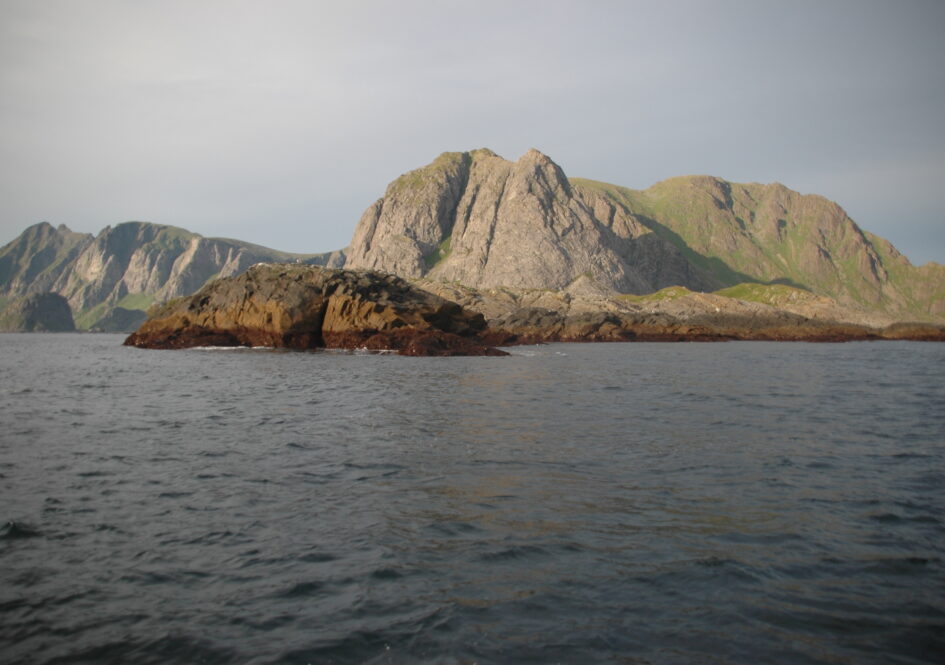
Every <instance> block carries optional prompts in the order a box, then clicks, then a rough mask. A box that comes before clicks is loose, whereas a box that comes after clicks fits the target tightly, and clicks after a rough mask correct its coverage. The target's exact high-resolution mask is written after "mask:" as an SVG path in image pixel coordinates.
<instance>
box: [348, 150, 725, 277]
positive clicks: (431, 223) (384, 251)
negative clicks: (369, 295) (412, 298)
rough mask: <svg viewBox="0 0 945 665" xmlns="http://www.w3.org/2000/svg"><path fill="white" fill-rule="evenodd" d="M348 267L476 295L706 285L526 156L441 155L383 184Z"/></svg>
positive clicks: (557, 172) (618, 213)
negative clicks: (582, 285)
mask: <svg viewBox="0 0 945 665" xmlns="http://www.w3.org/2000/svg"><path fill="white" fill-rule="evenodd" d="M345 267H347V268H371V269H377V270H384V271H387V272H393V273H396V274H399V275H402V276H404V277H412V278H417V277H423V276H427V277H430V278H433V279H437V280H439V281H444V282H458V283H460V284H465V285H468V286H473V287H477V288H491V287H500V286H507V287H512V288H526V289H528V288H543V289H565V288H567V287H568V286H569V285H570V284H572V283H574V282H575V281H577V280H582V279H584V280H585V281H586V280H587V279H588V278H589V279H590V280H592V281H594V282H596V283H597V286H596V287H595V288H597V289H604V290H610V291H620V292H630V293H649V292H651V291H655V290H657V289H659V288H662V287H664V286H668V285H671V284H677V283H685V284H689V285H692V286H693V287H695V288H703V287H709V286H713V285H714V284H715V283H714V282H712V281H708V280H705V279H703V276H702V275H701V274H700V273H699V272H698V271H696V270H694V269H693V267H692V266H691V265H690V263H689V262H688V261H687V260H686V259H685V257H684V256H683V255H682V253H681V252H680V251H679V250H678V249H677V248H676V247H675V246H674V245H672V244H671V243H669V242H667V241H665V240H663V239H662V238H659V237H658V236H657V235H656V234H654V233H653V232H652V231H651V230H650V229H648V228H646V227H645V226H644V225H642V224H641V223H639V222H638V221H637V220H635V219H634V218H633V217H631V216H629V215H627V214H625V213H624V212H623V211H622V210H621V209H619V208H617V207H616V206H615V205H613V204H612V203H610V202H608V201H606V200H605V199H604V197H602V196H599V195H597V194H596V193H594V192H590V191H588V192H576V191H575V190H574V189H573V188H572V186H571V184H570V182H569V181H568V179H567V177H565V175H564V172H563V171H562V170H561V168H560V167H559V166H558V165H557V164H555V163H554V162H553V161H551V159H549V158H548V157H547V156H546V155H544V154H542V153H540V152H539V151H537V150H530V151H528V152H527V153H526V154H525V155H523V156H522V158H521V159H519V160H518V161H517V162H509V161H507V160H505V159H502V158H501V157H499V156H497V155H496V154H495V153H493V152H491V151H489V150H475V151H473V152H468V153H445V154H443V155H441V156H440V157H439V158H438V159H437V160H436V161H434V162H433V163H432V164H431V165H429V166H427V167H425V168H422V169H418V170H416V171H411V172H410V173H407V174H405V175H403V176H401V177H400V178H398V179H397V180H395V181H394V182H392V183H391V184H390V186H389V187H388V188H387V192H386V193H385V195H384V197H383V198H381V199H380V200H379V201H377V202H376V203H375V204H374V205H372V206H371V207H370V208H368V210H367V211H366V212H365V213H364V215H363V216H362V217H361V220H360V222H359V223H358V226H357V229H356V230H355V234H354V238H353V240H352V242H351V246H350V247H349V251H348V258H347V262H346V264H345Z"/></svg>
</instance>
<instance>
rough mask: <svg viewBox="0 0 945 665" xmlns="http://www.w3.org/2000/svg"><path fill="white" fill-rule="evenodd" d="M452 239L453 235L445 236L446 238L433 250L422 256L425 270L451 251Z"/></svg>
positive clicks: (429, 268) (428, 269)
mask: <svg viewBox="0 0 945 665" xmlns="http://www.w3.org/2000/svg"><path fill="white" fill-rule="evenodd" d="M452 240H453V236H451V235H449V236H446V240H444V241H443V242H441V243H440V244H439V246H438V247H437V248H436V249H435V250H433V251H432V252H430V253H429V254H427V255H426V256H424V257H423V263H424V265H425V266H426V269H427V272H429V271H430V270H432V269H433V268H434V267H435V266H436V265H437V264H438V263H440V262H441V261H443V260H444V259H445V258H446V257H447V256H449V255H450V252H451V251H452Z"/></svg>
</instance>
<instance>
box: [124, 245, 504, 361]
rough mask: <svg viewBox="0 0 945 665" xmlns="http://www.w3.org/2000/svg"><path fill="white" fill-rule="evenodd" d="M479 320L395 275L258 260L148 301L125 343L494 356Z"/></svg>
mask: <svg viewBox="0 0 945 665" xmlns="http://www.w3.org/2000/svg"><path fill="white" fill-rule="evenodd" d="M485 325H486V324H485V319H484V318H483V316H482V315H481V314H476V313H472V312H469V311H467V310H465V309H463V308H462V307H460V306H459V305H458V304H456V303H454V302H451V301H449V300H446V299H444V298H441V297H439V296H437V295H434V294H432V293H429V292H426V291H423V290H421V289H418V288H415V287H413V286H411V285H410V284H408V283H407V282H406V281H404V280H403V279H400V278H399V277H395V276H393V275H385V274H382V273H377V272H371V271H352V270H338V269H329V268H320V267H314V266H303V265H285V264H261V265H256V266H253V267H252V268H250V269H249V270H248V271H247V272H246V273H244V274H243V275H240V276H238V277H233V278H228V279H221V280H217V281H215V282H212V283H210V284H208V285H207V286H205V287H204V288H203V289H201V290H200V291H198V292H197V293H196V294H194V295H193V296H190V297H187V298H180V299H177V300H174V301H171V302H169V303H167V304H165V305H163V306H161V307H158V308H156V310H155V311H154V312H152V314H151V316H150V318H149V319H148V320H147V321H146V322H145V323H144V324H143V325H142V326H141V328H140V329H139V330H138V331H137V332H135V333H133V334H132V335H131V336H130V337H128V339H127V340H126V341H125V344H126V345H130V346H137V347H142V348H160V349H176V348H188V347H194V346H266V347H283V348H290V349H315V348H320V347H325V348H340V349H356V348H368V349H374V350H381V349H391V350H396V351H398V352H399V353H401V354H403V355H501V354H502V353H503V352H501V351H497V350H495V349H489V348H487V347H485V346H483V345H482V344H480V343H478V342H476V341H474V339H473V338H474V337H475V335H476V334H477V333H479V332H480V331H482V330H483V329H484V328H485Z"/></svg>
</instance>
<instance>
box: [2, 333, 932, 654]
mask: <svg viewBox="0 0 945 665" xmlns="http://www.w3.org/2000/svg"><path fill="white" fill-rule="evenodd" d="M121 341H122V337H121V336H117V335H80V334H61V335H49V334H47V335H43V334H33V335H16V334H7V335H0V376H2V381H0V662H2V663H4V665H12V664H20V663H23V664H26V663H29V664H31V665H32V664H37V663H96V664H100V663H135V664H142V663H144V664H147V663H155V664H158V663H160V664H162V665H166V664H174V663H241V664H242V663H253V664H262V663H292V664H300V665H304V664H308V663H312V664H316V663H317V664H327V663H336V664H347V663H372V664H374V663H629V664H642V663H652V664H662V663H700V664H704V663H710V664H711V663H749V664H755V663H785V664H787V663H790V664H792V665H793V664H798V663H850V664H854V663H855V664H861V663H903V664H905V663H942V662H945V345H943V344H921V343H908V342H873V343H849V344H789V343H752V342H741V343H725V344H596V345H595V344H573V345H565V344H552V345H547V346H535V347H519V348H515V349H511V351H512V352H513V354H514V355H513V356H511V357H507V358H459V359H449V358H402V357H398V356H390V355H360V354H350V353H340V352H318V353H287V352H276V351H271V350H219V349H217V350H211V349H207V350H189V351H146V350H139V349H132V348H125V347H122V346H121Z"/></svg>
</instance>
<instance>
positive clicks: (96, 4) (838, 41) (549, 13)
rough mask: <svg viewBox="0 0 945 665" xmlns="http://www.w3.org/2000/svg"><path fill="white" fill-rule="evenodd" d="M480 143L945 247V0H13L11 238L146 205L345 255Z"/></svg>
mask: <svg viewBox="0 0 945 665" xmlns="http://www.w3.org/2000/svg"><path fill="white" fill-rule="evenodd" d="M479 147H489V148H491V149H492V150H494V151H496V152H497V153H499V154H500V155H502V156H504V157H506V158H508V159H517V158H518V157H519V156H520V155H521V154H522V153H524V152H525V151H526V150H527V149H528V148H530V147H535V148H538V149H539V150H541V151H542V152H544V153H546V154H548V155H549V156H550V157H552V159H554V160H555V161H556V162H557V163H558V164H560V165H561V167H562V168H563V169H564V171H565V173H567V174H568V175H570V176H580V177H586V178H592V179H596V180H603V181H606V182H612V183H616V184H620V185H625V186H627V187H633V188H640V189H642V188H646V187H648V186H650V185H652V184H653V183H654V182H657V181H659V180H662V179H664V178H667V177H671V176H676V175H685V174H695V173H704V174H711V175H716V176H720V177H722V178H726V179H728V180H732V181H736V182H752V181H755V182H772V181H779V182H782V183H784V184H786V185H787V186H788V187H791V188H792V189H796V190H798V191H801V192H804V193H818V194H823V195H824V196H826V197H828V198H830V199H833V200H835V201H837V202H838V203H840V205H842V206H843V207H844V208H845V209H846V210H847V212H848V213H849V214H850V215H851V216H852V217H853V219H854V220H856V222H857V223H858V224H859V225H860V226H861V227H863V228H864V229H866V230H869V231H872V232H874V233H877V234H879V235H882V236H884V237H886V238H889V239H890V240H891V241H892V242H893V243H894V244H895V245H896V246H897V247H899V249H900V250H901V251H903V252H904V253H905V254H906V255H907V256H908V257H909V258H910V259H911V260H912V261H913V262H914V263H916V264H921V263H924V262H926V261H929V260H936V261H938V262H940V263H945V2H942V0H927V1H926V0H895V1H893V0H890V1H888V2H875V1H870V0H850V1H840V0H837V1H833V2H831V1H830V0H819V1H814V2H806V1H802V0H791V1H790V2H785V1H783V0H777V1H774V2H767V1H764V0H743V1H741V2H734V1H732V2H723V1H713V0H694V1H685V2H684V1H677V2H673V1H671V0H665V1H657V0H653V1H631V0H627V1H625V2H603V1H598V2H594V1H592V0H584V1H583V2H577V1H574V2H564V1H561V2H555V1H553V0H543V1H541V2H529V1H524V0H521V1H516V0H504V1H502V2H489V1H482V0H478V1H476V2H470V1H469V0H463V1H461V2H459V1H458V2H452V1H449V0H436V1H433V0H430V1H415V0H397V1H390V2H355V1H352V2H344V3H340V2H315V1H298V2H296V1H293V0H268V1H267V2H258V1H247V2H240V1H226V2H224V1H200V0H186V1H184V2H176V1H173V0H159V1H151V0H125V1H109V0H84V1H82V2H74V1H69V0H63V1H56V0H43V1H42V2H39V1H36V0H25V1H19V0H0V244H5V243H7V242H9V241H10V240H12V239H13V238H14V237H15V236H16V235H18V234H19V233H20V232H21V231H22V230H23V229H24V228H26V227H27V226H29V225H31V224H34V223H37V222H40V221H44V220H45V221H49V222H50V223H52V224H56V225H58V224H66V225H67V226H69V227H70V228H72V229H73V230H78V231H88V232H98V231H99V230H100V229H102V228H103V227H104V226H106V225H109V224H111V225H114V224H117V223H120V222H123V221H127V220H133V219H136V220H145V221H151V222H157V223H161V224H173V225H176V226H182V227H184V228H187V229H189V230H191V231H196V232H198V233H201V234H203V235H207V236H226V237H234V238H239V239H241V240H247V241H251V242H255V243H258V244H262V245H266V246H269V247H273V248H276V249H282V250H287V251H299V252H319V251H327V250H332V249H337V248H340V247H343V246H345V245H347V244H348V242H349V240H350V238H351V234H352V232H353V230H354V226H355V224H356V223H357V220H358V218H359V217H360V215H361V213H362V212H363V211H364V209H365V208H366V207H368V206H369V205H370V204H371V203H373V202H374V201H375V200H376V199H377V198H378V197H380V196H381V195H382V194H383V192H384V188H385V187H386V185H387V183H388V182H389V181H391V180H393V179H394V178H395V177H397V176H398V175H399V174H401V173H403V172H405V171H408V170H410V169H413V168H416V167H419V166H422V165H424V164H427V163H429V162H430V161H432V160H433V158H434V157H436V155H438V154H439V153H441V152H444V151H447V150H471V149H474V148H479Z"/></svg>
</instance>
